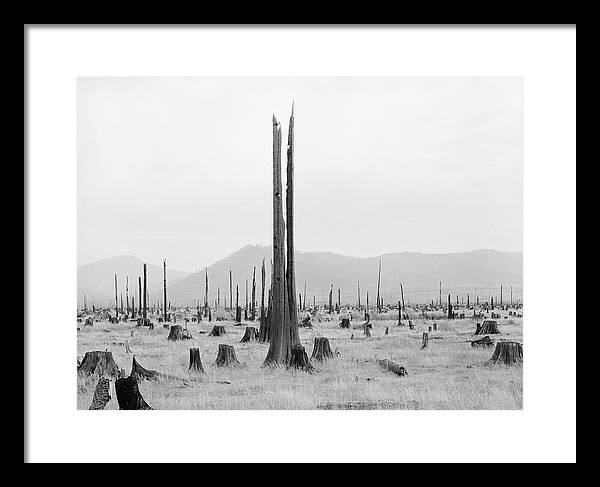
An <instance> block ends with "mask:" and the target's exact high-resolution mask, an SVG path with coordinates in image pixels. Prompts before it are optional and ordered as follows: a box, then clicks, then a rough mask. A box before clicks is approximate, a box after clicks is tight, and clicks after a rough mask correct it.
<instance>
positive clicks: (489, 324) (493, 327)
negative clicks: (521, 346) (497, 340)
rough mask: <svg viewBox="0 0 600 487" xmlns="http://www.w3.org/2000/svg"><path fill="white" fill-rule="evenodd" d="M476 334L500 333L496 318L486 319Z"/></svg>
mask: <svg viewBox="0 0 600 487" xmlns="http://www.w3.org/2000/svg"><path fill="white" fill-rule="evenodd" d="M478 324H479V323H478ZM475 335H500V332H499V331H498V323H497V322H496V321H494V320H485V321H484V322H483V325H481V326H480V327H478V328H477V330H476V331H475Z"/></svg>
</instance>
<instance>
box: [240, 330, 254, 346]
mask: <svg viewBox="0 0 600 487" xmlns="http://www.w3.org/2000/svg"><path fill="white" fill-rule="evenodd" d="M257 340H258V330H257V329H256V328H254V327H253V326H247V327H246V331H245V332H244V336H243V337H242V339H241V340H240V343H246V342H255V341H257Z"/></svg>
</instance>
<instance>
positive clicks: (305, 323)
mask: <svg viewBox="0 0 600 487" xmlns="http://www.w3.org/2000/svg"><path fill="white" fill-rule="evenodd" d="M298 326H299V327H301V328H312V323H311V321H310V316H307V317H305V318H304V319H303V320H302V321H301V322H300V323H299V324H298Z"/></svg>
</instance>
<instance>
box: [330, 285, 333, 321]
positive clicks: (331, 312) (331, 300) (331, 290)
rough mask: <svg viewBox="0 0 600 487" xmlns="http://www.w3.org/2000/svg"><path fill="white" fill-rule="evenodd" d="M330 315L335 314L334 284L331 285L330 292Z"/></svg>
mask: <svg viewBox="0 0 600 487" xmlns="http://www.w3.org/2000/svg"><path fill="white" fill-rule="evenodd" d="M329 314H330V315H332V314H333V283H331V289H330V290H329Z"/></svg>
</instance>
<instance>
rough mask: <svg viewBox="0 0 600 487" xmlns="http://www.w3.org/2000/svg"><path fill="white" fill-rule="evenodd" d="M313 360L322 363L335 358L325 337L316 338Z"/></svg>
mask: <svg viewBox="0 0 600 487" xmlns="http://www.w3.org/2000/svg"><path fill="white" fill-rule="evenodd" d="M310 358H311V359H315V360H318V361H319V362H322V361H324V360H326V359H328V358H333V352H332V351H331V347H330V346H329V340H328V339H327V338H325V337H315V344H314V346H313V351H312V355H311V357H310Z"/></svg>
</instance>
